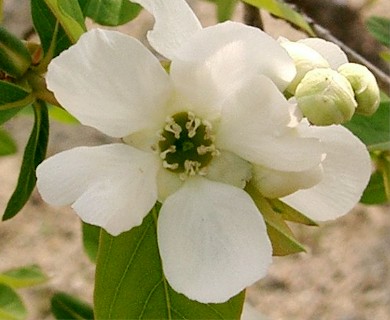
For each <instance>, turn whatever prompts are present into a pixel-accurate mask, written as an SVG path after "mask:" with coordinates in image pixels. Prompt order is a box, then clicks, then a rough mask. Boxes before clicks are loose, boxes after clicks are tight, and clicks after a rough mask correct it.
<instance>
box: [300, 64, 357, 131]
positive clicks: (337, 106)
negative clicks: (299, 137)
mask: <svg viewBox="0 0 390 320" xmlns="http://www.w3.org/2000/svg"><path fill="white" fill-rule="evenodd" d="M295 97H296V100H297V103H298V107H299V108H300V109H301V111H302V114H303V115H304V116H305V117H306V118H307V119H308V120H309V122H310V123H312V124H314V125H318V126H327V125H332V124H340V123H344V122H347V121H349V120H350V119H351V118H352V116H353V114H354V112H355V108H356V106H357V103H356V101H355V99H354V94H353V90H352V87H351V85H350V83H349V82H348V80H347V79H346V78H345V77H343V76H342V75H340V74H339V73H338V72H337V71H334V70H332V69H330V68H326V69H324V68H322V69H320V68H318V69H314V70H312V71H309V72H308V73H307V74H306V75H305V77H304V78H303V79H302V81H301V83H300V84H299V85H298V87H297V90H296V93H295Z"/></svg>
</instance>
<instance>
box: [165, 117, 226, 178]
mask: <svg viewBox="0 0 390 320" xmlns="http://www.w3.org/2000/svg"><path fill="white" fill-rule="evenodd" d="M159 135H160V141H159V143H158V146H159V148H160V157H161V158H162V159H163V160H164V161H163V166H164V168H166V169H168V170H170V171H172V172H175V173H180V174H182V175H181V176H183V174H184V175H188V176H192V175H196V174H200V175H205V174H206V173H207V172H206V167H207V165H208V164H209V163H210V161H211V159H212V158H213V157H214V156H215V155H217V154H218V150H217V149H216V148H215V145H214V143H213V142H214V136H213V134H212V127H211V124H210V123H209V122H207V121H205V120H202V119H200V118H198V117H197V116H195V114H193V113H192V112H179V113H176V114H174V115H173V116H171V117H168V118H167V119H166V125H165V126H164V129H163V130H162V131H161V132H160V134H159Z"/></svg>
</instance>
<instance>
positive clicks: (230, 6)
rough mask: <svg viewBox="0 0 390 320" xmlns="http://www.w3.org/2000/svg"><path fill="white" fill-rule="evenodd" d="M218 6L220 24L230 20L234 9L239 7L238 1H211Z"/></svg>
mask: <svg viewBox="0 0 390 320" xmlns="http://www.w3.org/2000/svg"><path fill="white" fill-rule="evenodd" d="M210 2H213V3H215V5H216V6H217V17H218V21H219V22H223V21H226V20H230V19H231V18H232V16H233V13H234V9H235V8H236V6H237V0H210Z"/></svg>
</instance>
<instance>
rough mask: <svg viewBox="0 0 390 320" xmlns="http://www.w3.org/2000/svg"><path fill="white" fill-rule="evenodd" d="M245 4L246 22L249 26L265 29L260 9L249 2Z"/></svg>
mask: <svg viewBox="0 0 390 320" xmlns="http://www.w3.org/2000/svg"><path fill="white" fill-rule="evenodd" d="M243 4H244V23H245V24H246V25H248V26H252V27H256V28H259V29H261V30H264V24H263V20H262V19H261V14H260V10H259V9H258V8H256V7H254V6H252V5H250V4H248V3H245V2H244V3H243Z"/></svg>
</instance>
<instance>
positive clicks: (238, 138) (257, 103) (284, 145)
mask: <svg viewBox="0 0 390 320" xmlns="http://www.w3.org/2000/svg"><path fill="white" fill-rule="evenodd" d="M289 106H290V105H289V103H288V102H287V100H286V99H285V98H284V96H283V95H282V94H281V93H280V91H279V90H278V89H277V88H276V87H275V85H274V84H273V83H272V82H271V81H270V80H269V79H268V78H266V77H254V78H253V79H251V81H248V82H247V83H246V85H245V86H243V87H242V88H241V89H240V90H237V91H236V92H235V94H234V95H231V96H230V97H229V98H228V99H226V100H225V104H224V106H223V114H222V117H221V123H220V125H219V129H218V132H217V136H216V139H215V143H216V145H217V148H220V149H223V150H228V151H231V152H233V153H235V154H237V155H238V156H240V157H242V158H244V159H246V160H248V161H250V162H252V163H255V164H259V165H262V166H264V167H268V168H272V169H275V170H281V171H303V170H308V169H311V168H313V167H316V166H317V165H318V164H319V163H320V162H321V155H322V148H321V146H320V143H319V141H318V140H317V139H313V138H302V137H300V136H299V135H297V134H296V131H295V129H293V128H290V127H288V125H289V124H290V121H291V116H290V113H289Z"/></svg>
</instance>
